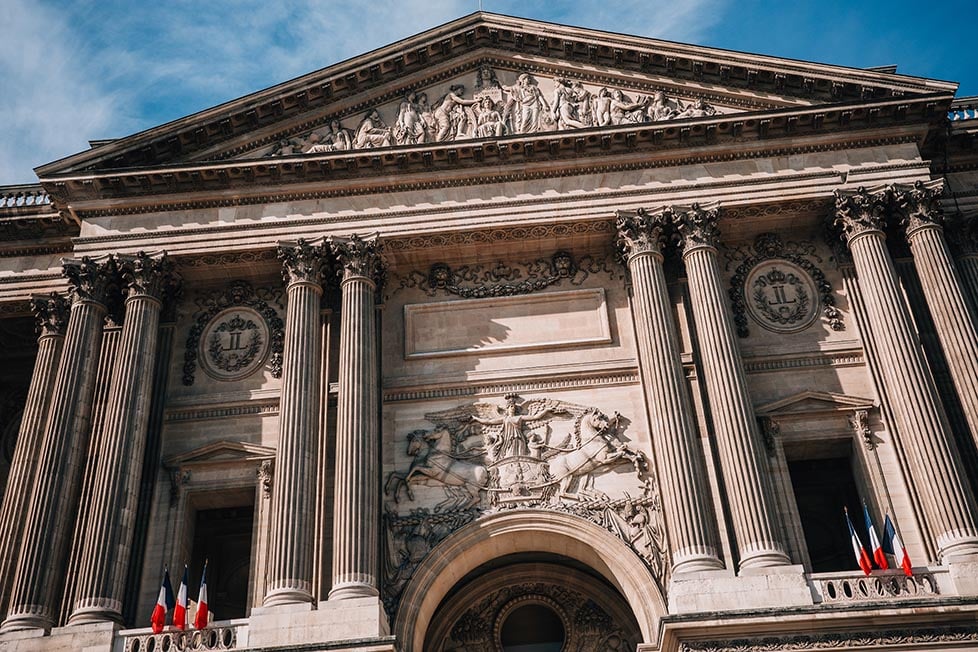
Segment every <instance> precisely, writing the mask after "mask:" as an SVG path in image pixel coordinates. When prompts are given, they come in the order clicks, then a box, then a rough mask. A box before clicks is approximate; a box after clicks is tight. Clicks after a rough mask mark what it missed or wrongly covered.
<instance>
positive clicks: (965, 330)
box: [893, 180, 978, 445]
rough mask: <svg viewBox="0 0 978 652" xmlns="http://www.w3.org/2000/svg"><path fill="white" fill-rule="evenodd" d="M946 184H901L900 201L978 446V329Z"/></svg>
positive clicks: (903, 220) (916, 262) (917, 264)
mask: <svg viewBox="0 0 978 652" xmlns="http://www.w3.org/2000/svg"><path fill="white" fill-rule="evenodd" d="M943 190H944V183H943V181H941V180H937V181H933V182H929V183H926V184H925V183H923V182H919V181H918V182H917V183H916V184H914V185H913V186H910V187H907V186H895V187H894V188H893V191H894V196H893V199H894V202H895V204H896V208H897V211H898V212H899V213H900V217H901V225H902V226H903V228H904V229H905V232H906V236H907V242H909V243H910V249H911V251H912V252H913V262H914V266H915V267H916V268H917V276H918V277H920V286H921V288H922V289H923V291H924V298H925V300H926V301H927V307H928V308H929V309H930V314H931V317H932V318H933V320H934V330H935V331H937V337H938V339H939V340H940V342H941V348H943V349H944V357H945V358H946V359H947V366H948V370H949V371H950V372H951V379H952V380H953V381H954V388H955V390H957V394H958V399H959V400H960V401H961V411H962V412H963V413H964V418H965V420H966V421H967V422H968V429H969V430H970V431H971V436H972V438H973V439H974V440H975V443H976V445H978V329H976V327H975V323H974V321H973V320H972V318H971V312H970V308H969V306H968V301H967V299H966V298H965V294H964V290H963V286H962V283H961V279H960V278H959V277H958V274H957V271H956V270H955V267H954V261H953V260H952V259H951V252H950V250H949V249H948V246H947V241H946V240H945V239H944V228H943V226H942V224H943V221H944V219H943V217H944V216H943V211H942V210H941V194H942V193H943Z"/></svg>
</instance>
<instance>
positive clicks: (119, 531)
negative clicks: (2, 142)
mask: <svg viewBox="0 0 978 652" xmlns="http://www.w3.org/2000/svg"><path fill="white" fill-rule="evenodd" d="M955 89H956V85H955V84H953V83H948V82H941V81H935V80H930V79H921V78H915V77H908V76H904V75H900V74H897V73H896V72H895V71H894V70H892V69H873V70H857V69H850V68H841V67H837V66H828V65H819V64H813V63H804V62H799V61H789V60H783V59H777V58H773V57H766V56H757V55H748V54H741V53H735V52H728V51H719V50H712V49H709V48H702V47H695V46H686V45H677V44H673V43H667V42H661V41H655V40H649V39H644V38H635V37H629V36H622V35H617V34H608V33H603V32H595V31H590V30H586V29H577V28H569V27H563V26H558V25H549V24H543V23H537V22H533V21H527V20H521V19H515V18H509V17H503V16H497V15H492V14H486V13H477V14H473V15H471V16H468V17H465V18H462V19H459V20H457V21H455V22H452V23H448V24H446V25H443V26H441V27H438V28H436V29H433V30H430V31H428V32H425V33H423V34H420V35H418V36H416V37H412V38H409V39H406V40H404V41H401V42H398V43H395V44H393V45H391V46H389V47H386V48H382V49H380V50H376V51H374V52H371V53H369V54H367V55H363V56H361V57H358V58H354V59H351V60H349V61H346V62H343V63H340V64H337V65H335V66H332V67H329V68H325V69H323V70H321V71H318V72H315V73H311V74H309V75H307V76H304V77H301V78H298V79H296V80H293V81H290V82H286V83H284V84H281V85H279V86H276V87H273V88H270V89H268V90H265V91H261V92H259V93H255V94H253V95H250V96H247V97H244V98H241V99H239V100H236V101H234V102H230V103H228V104H224V105H221V106H219V107H216V108H214V109H210V110H207V111H203V112H201V113H198V114H195V115H192V116H189V117H187V118H184V119H181V120H178V121H175V122H172V123H169V124H167V125H164V126H161V127H158V128H155V129H150V130H148V131H145V132H142V133H139V134H135V135H133V136H130V137H127V138H122V139H119V140H114V141H105V142H97V143H94V144H93V146H92V148H91V149H90V150H88V151H85V152H81V153H79V154H76V155H74V156H71V157H68V158H66V159H63V160H60V161H56V162H53V163H50V164H48V165H44V166H42V167H40V168H38V169H37V174H38V177H39V181H40V183H39V185H36V186H17V187H6V188H3V189H2V193H3V194H2V199H0V202H2V203H0V318H2V319H0V332H2V334H3V342H4V346H3V347H2V352H0V358H2V360H3V364H2V365H0V382H2V385H0V389H2V391H3V394H2V396H0V419H2V421H0V432H2V437H3V439H2V452H3V455H2V459H0V476H2V479H3V486H4V493H3V502H2V511H0V521H2V527H0V614H2V625H0V647H2V648H3V649H5V650H15V651H17V652H21V651H25V652H26V651H35V650H38V651H40V650H78V649H85V650H91V651H96V650H106V651H109V650H119V651H126V652H137V651H138V652H143V651H148V650H166V649H238V650H284V649H289V650H293V649H294V650H310V651H311V650H376V651H382V650H401V651H404V652H410V651H413V652H420V651H421V650H431V651H435V652H441V651H445V652H448V651H463V650H465V651H475V650H581V651H599V650H601V651H603V650H642V651H651V650H687V651H690V652H692V651H720V650H723V651H727V650H730V651H734V650H736V651H740V650H744V651H746V650H778V651H782V650H784V651H787V650H795V649H799V650H801V649H804V650H811V649H860V650H878V649H884V648H889V647H892V646H895V645H899V646H901V649H913V650H934V649H956V650H960V649H978V625H976V622H978V617H976V616H978V523H976V519H978V508H976V504H975V490H976V488H978V454H976V441H978V331H976V323H978V322H976V312H975V305H976V304H978V149H976V148H975V134H976V131H978V119H976V113H975V108H976V107H975V104H974V103H972V102H971V101H970V100H969V99H968V98H964V99H955ZM864 505H865V511H866V513H868V514H869V515H870V517H871V518H872V519H873V520H874V521H875V523H876V529H877V531H878V532H882V528H883V522H884V519H885V518H886V517H887V516H888V517H889V519H891V521H892V522H893V523H894V524H895V525H896V528H897V529H898V530H899V533H900V535H901V537H902V540H903V542H904V544H905V546H906V548H907V550H908V553H909V557H910V559H912V561H913V575H912V576H907V575H905V574H904V572H903V571H901V570H899V569H896V570H892V569H890V570H880V569H876V570H873V571H872V573H871V575H869V576H866V575H864V574H863V573H862V571H860V570H859V569H858V567H857V566H856V562H855V560H854V558H853V555H852V551H851V547H850V546H849V543H850V540H849V532H848V529H847V525H846V522H845V512H844V510H845V509H846V508H848V510H849V512H850V516H851V517H852V521H853V522H854V524H855V526H856V530H857V532H859V533H860V536H861V537H863V539H864V541H865V540H866V531H865V529H864V526H863V506H864ZM205 559H207V560H209V561H208V579H209V581H208V586H209V595H210V600H209V603H210V608H211V610H212V611H213V612H214V614H215V620H214V622H213V623H212V624H211V626H210V627H208V628H207V629H205V630H203V631H200V632H193V631H191V632H187V633H181V632H178V631H176V630H173V629H171V628H167V629H166V630H165V631H164V632H163V633H161V634H157V635H154V634H152V633H151V631H150V630H149V628H148V626H149V616H150V613H151V611H152V608H153V605H154V604H155V602H156V597H157V594H158V591H159V586H160V579H161V576H162V574H163V571H164V568H166V567H169V569H170V574H171V577H172V578H173V580H174V582H175V583H177V582H179V578H180V575H181V572H180V567H181V566H182V565H183V564H184V563H186V564H188V565H189V574H190V594H191V597H192V598H195V597H196V591H197V582H198V581H199V578H200V573H201V569H202V567H203V564H204V561H205ZM894 561H895V560H894V558H893V557H892V556H891V557H890V558H889V563H890V564H891V566H892V565H893V564H894Z"/></svg>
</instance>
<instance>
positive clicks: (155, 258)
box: [116, 251, 180, 301]
mask: <svg viewBox="0 0 978 652" xmlns="http://www.w3.org/2000/svg"><path fill="white" fill-rule="evenodd" d="M116 259H117V261H118V265H119V273H120V274H121V275H122V279H123V280H124V281H125V284H126V286H127V287H128V290H129V296H136V295H147V296H150V297H153V298H154V299H159V300H160V301H163V300H173V299H175V298H176V297H177V296H178V295H179V292H180V279H179V277H178V276H177V274H176V272H175V271H174V269H173V261H171V260H170V258H169V257H168V256H167V255H166V252H162V253H159V254H154V255H150V254H147V253H146V252H144V251H140V252H139V253H137V254H136V255H135V256H124V255H119V256H116Z"/></svg>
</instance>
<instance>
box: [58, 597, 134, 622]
mask: <svg viewBox="0 0 978 652" xmlns="http://www.w3.org/2000/svg"><path fill="white" fill-rule="evenodd" d="M86 603H87V604H86ZM97 623H117V624H119V625H121V624H122V604H120V603H119V601H118V600H112V599H110V598H95V599H91V600H83V601H79V602H77V603H76V604H75V608H74V610H73V611H72V612H71V616H69V617H68V623H67V624H68V625H69V626H75V625H94V624H97Z"/></svg>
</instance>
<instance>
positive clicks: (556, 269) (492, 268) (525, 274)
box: [391, 251, 620, 299]
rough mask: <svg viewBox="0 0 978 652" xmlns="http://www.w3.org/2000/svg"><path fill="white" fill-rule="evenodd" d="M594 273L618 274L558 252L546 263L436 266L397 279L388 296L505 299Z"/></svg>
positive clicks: (604, 264)
mask: <svg viewBox="0 0 978 652" xmlns="http://www.w3.org/2000/svg"><path fill="white" fill-rule="evenodd" d="M598 273H605V274H608V275H609V276H610V277H611V278H612V279H614V278H615V277H616V276H617V275H619V274H620V272H619V271H617V269H616V267H615V266H613V265H609V264H608V260H607V259H605V258H594V257H592V256H584V257H583V258H581V259H580V260H575V259H574V257H573V256H571V254H569V253H567V252H566V251H558V252H557V253H555V254H554V255H553V256H551V257H550V258H549V259H547V258H539V259H537V260H535V261H533V262H529V263H518V264H516V265H508V264H506V263H504V262H502V261H498V262H496V263H493V264H491V265H466V266H464V267H458V268H455V269H452V268H451V267H449V266H448V265H446V264H445V263H436V264H434V265H432V266H431V269H430V270H429V271H428V273H427V274H423V273H421V272H417V271H414V272H411V273H409V274H407V275H406V276H403V277H401V279H400V283H399V284H398V285H397V286H396V287H395V288H394V290H393V292H392V293H391V295H393V294H395V293H397V292H398V291H400V290H402V289H405V288H417V289H419V290H422V291H423V292H424V293H425V294H427V295H428V296H435V294H437V293H438V292H439V291H442V292H447V293H449V294H454V295H457V296H459V297H462V298H463V299H482V298H487V297H508V296H514V295H519V294H530V293H531V292H537V291H539V290H543V289H545V288H548V287H550V286H552V285H559V284H560V283H562V282H563V281H564V280H567V281H569V282H570V283H571V285H576V286H578V285H581V284H583V283H584V281H585V280H586V279H587V278H588V277H589V276H590V275H592V274H598Z"/></svg>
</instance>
